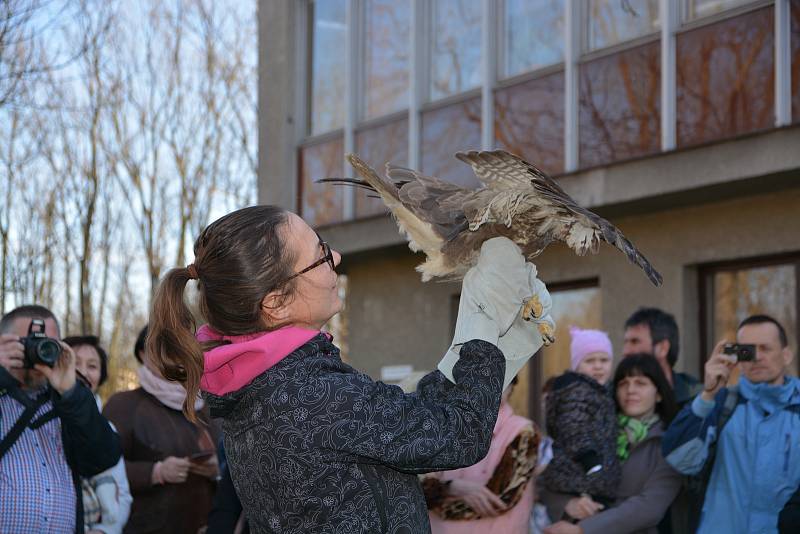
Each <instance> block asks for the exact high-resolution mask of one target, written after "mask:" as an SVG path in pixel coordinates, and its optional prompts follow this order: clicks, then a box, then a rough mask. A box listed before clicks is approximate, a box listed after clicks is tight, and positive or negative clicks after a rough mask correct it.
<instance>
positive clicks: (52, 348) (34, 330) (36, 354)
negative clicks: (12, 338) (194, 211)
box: [19, 319, 63, 369]
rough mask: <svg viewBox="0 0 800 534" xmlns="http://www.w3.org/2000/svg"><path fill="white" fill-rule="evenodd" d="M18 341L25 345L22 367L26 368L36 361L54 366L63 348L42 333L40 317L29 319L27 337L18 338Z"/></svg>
mask: <svg viewBox="0 0 800 534" xmlns="http://www.w3.org/2000/svg"><path fill="white" fill-rule="evenodd" d="M19 342H20V343H22V346H23V347H25V357H24V359H23V362H24V363H23V367H25V368H26V369H33V366H34V365H35V364H37V363H41V364H43V365H46V366H48V367H54V366H55V365H56V362H57V361H58V359H59V358H60V357H61V352H62V350H63V349H62V348H61V343H59V342H58V341H56V340H55V339H53V338H51V337H47V335H46V334H45V333H44V321H42V320H41V319H33V320H31V325H30V326H29V327H28V337H21V338H19Z"/></svg>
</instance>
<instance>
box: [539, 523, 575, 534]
mask: <svg viewBox="0 0 800 534" xmlns="http://www.w3.org/2000/svg"><path fill="white" fill-rule="evenodd" d="M544 534H583V529H582V528H581V527H580V526H579V525H573V524H572V523H567V522H566V521H559V522H558V523H554V524H552V525H550V526H549V527H545V529H544Z"/></svg>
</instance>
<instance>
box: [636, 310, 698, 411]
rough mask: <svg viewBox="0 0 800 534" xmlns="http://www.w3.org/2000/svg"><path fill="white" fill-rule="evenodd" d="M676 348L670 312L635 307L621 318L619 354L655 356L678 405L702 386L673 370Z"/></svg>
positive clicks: (688, 376) (673, 322)
mask: <svg viewBox="0 0 800 534" xmlns="http://www.w3.org/2000/svg"><path fill="white" fill-rule="evenodd" d="M679 351H680V338H679V334H678V323H676V322H675V317H673V316H672V315H671V314H669V313H667V312H665V311H663V310H659V309H658V308H639V309H638V310H637V311H636V312H634V314H633V315H631V316H630V317H629V318H628V320H627V321H625V335H624V337H623V345H622V355H623V356H628V355H630V354H636V353H642V352H646V353H648V354H652V355H653V356H655V358H656V360H658V363H659V365H661V370H663V371H664V375H665V376H666V377H667V380H668V381H669V383H670V385H671V386H672V390H673V391H674V392H675V400H676V401H677V403H678V406H682V405H683V404H684V403H686V402H687V401H689V400H691V399H692V398H693V397H694V395H696V394H697V393H699V391H700V389H702V388H701V385H700V381H699V380H697V379H696V378H695V377H693V376H691V375H689V374H686V373H679V372H676V371H674V370H673V367H675V363H676V362H677V361H678V352H679Z"/></svg>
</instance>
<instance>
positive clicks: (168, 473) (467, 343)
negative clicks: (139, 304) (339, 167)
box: [0, 206, 800, 534]
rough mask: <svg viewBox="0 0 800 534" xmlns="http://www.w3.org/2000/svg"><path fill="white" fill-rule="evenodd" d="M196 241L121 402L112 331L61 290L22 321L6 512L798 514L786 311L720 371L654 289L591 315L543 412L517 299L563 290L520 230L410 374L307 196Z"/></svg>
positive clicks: (738, 519)
mask: <svg viewBox="0 0 800 534" xmlns="http://www.w3.org/2000/svg"><path fill="white" fill-rule="evenodd" d="M194 253H195V259H194V262H193V263H192V264H190V265H188V266H186V267H178V268H175V269H172V270H171V271H169V273H167V275H166V276H165V277H164V279H163V280H162V282H161V284H160V286H159V289H158V291H157V294H156V296H155V299H154V303H153V310H152V314H151V317H150V323H149V325H148V326H146V327H145V328H144V329H143V330H142V331H141V332H140V334H139V336H138V338H137V340H136V344H135V347H133V355H134V356H135V358H136V360H137V361H138V363H139V368H138V377H139V384H140V387H139V388H137V389H135V390H132V391H125V392H119V393H116V394H114V395H113V396H111V397H110V398H109V399H108V401H107V403H106V404H105V406H104V407H103V406H101V401H100V398H99V396H98V395H97V390H98V388H99V387H100V386H101V385H102V384H103V382H104V381H105V380H106V378H107V376H108V356H107V354H106V351H105V350H104V349H103V347H102V346H101V344H100V342H99V340H98V338H97V337H95V336H92V335H81V336H71V337H64V338H62V337H61V331H60V326H59V322H58V320H57V318H56V317H55V316H54V314H53V313H52V312H51V311H50V310H48V309H46V308H44V307H42V306H38V305H26V306H21V307H18V308H16V309H14V310H12V311H10V312H8V313H6V314H5V315H4V316H3V317H2V319H0V439H1V440H2V441H0V532H2V533H29V532H56V533H59V532H77V533H84V532H90V533H99V532H103V533H118V532H126V533H149V532H167V533H173V532H175V533H178V532H189V533H199V532H206V533H210V534H214V533H223V532H225V533H231V532H236V533H241V532H250V531H251V532H281V533H305V532H342V533H350V532H353V533H356V532H392V533H394V532H408V533H418V532H433V533H434V534H444V533H468V532H476V533H477V532H481V533H484V532H492V533H497V534H500V533H505V532H509V533H529V532H530V533H544V534H580V533H586V534H588V533H607V532H608V533H654V534H655V533H659V534H666V533H683V532H700V533H716V532H726V533H727V532H730V533H737V532H741V533H751V532H764V533H772V532H780V533H785V532H798V531H800V381H799V380H798V379H797V378H795V377H794V376H792V375H791V374H790V369H791V364H792V362H793V358H794V355H793V354H792V351H791V349H790V348H789V339H788V338H787V334H786V331H785V329H784V326H783V325H782V324H780V322H778V321H777V320H775V319H774V318H772V317H770V316H769V315H752V316H750V317H747V318H744V320H743V321H742V322H741V324H740V325H739V327H738V329H737V333H736V339H735V340H727V341H725V340H722V341H720V342H719V343H718V344H717V345H716V347H715V348H714V350H713V352H712V354H711V355H710V356H709V357H708V359H707V361H706V363H705V368H704V376H702V377H701V378H700V379H699V380H698V379H696V378H694V377H692V376H690V375H687V374H685V373H680V372H677V371H676V370H675V369H674V367H675V364H676V362H677V361H678V356H679V345H680V341H679V333H678V327H677V324H676V322H675V319H674V317H673V316H672V315H670V314H669V313H666V312H664V311H662V310H659V309H655V308H642V309H639V310H637V311H635V312H634V313H633V314H632V315H631V316H630V318H629V319H628V321H626V323H625V325H624V336H623V337H624V345H623V347H622V350H621V351H619V352H615V351H614V348H613V346H612V343H611V340H610V338H609V335H608V334H607V333H606V332H603V331H599V330H584V329H580V328H575V327H572V328H570V330H569V335H570V340H571V345H570V356H571V361H570V369H569V370H567V371H565V372H564V373H563V374H561V375H559V376H556V377H553V378H552V379H550V380H548V382H547V383H546V384H545V388H544V404H545V406H544V407H545V410H544V411H545V422H544V424H542V425H541V426H537V425H536V424H535V423H534V422H533V421H530V420H529V419H527V418H524V417H521V416H520V415H517V414H515V413H514V412H513V409H512V408H511V405H510V404H509V402H508V399H509V396H510V394H511V392H512V390H513V388H514V387H515V384H516V383H517V378H516V373H517V372H518V371H519V369H520V368H521V367H522V365H523V364H524V361H525V360H526V359H527V358H529V357H530V356H531V355H533V354H534V353H536V352H537V351H538V350H539V349H540V348H541V347H542V345H543V343H544V342H545V341H546V339H545V337H544V336H543V335H540V334H539V333H538V331H537V329H536V327H535V326H534V327H533V328H532V327H531V323H529V322H528V321H523V320H521V318H520V317H519V316H518V304H516V302H517V301H515V300H514V298H509V296H510V295H511V296H513V295H519V294H524V295H526V296H527V297H528V298H532V299H535V300H536V301H537V302H538V303H539V304H541V309H540V310H537V311H535V312H534V315H532V316H531V317H527V318H526V319H532V321H533V324H534V325H536V324H539V325H551V326H552V319H551V318H550V316H549V310H550V306H551V302H550V298H549V295H548V294H547V290H546V288H545V287H544V285H543V284H542V283H541V282H540V281H539V280H538V279H537V278H536V276H535V270H533V269H532V268H531V266H530V264H527V263H526V261H525V258H524V257H523V256H522V255H521V253H520V252H519V250H518V249H517V247H516V245H514V244H513V243H512V242H510V241H508V240H507V239H505V238H495V239H492V240H489V241H487V242H486V243H484V245H483V248H482V250H481V253H480V256H479V258H478V263H477V265H476V267H474V268H473V271H470V273H468V275H467V276H466V277H465V280H464V288H463V292H462V302H461V305H460V306H459V314H458V319H457V327H456V336H455V338H454V340H453V343H452V345H451V346H450V348H449V349H448V351H447V352H446V353H445V355H444V356H443V357H442V359H441V362H440V363H439V366H438V369H437V370H436V371H433V372H432V373H430V374H428V375H426V376H425V377H424V378H422V380H421V381H420V382H419V384H418V386H417V388H416V391H414V392H410V393H405V392H403V390H402V389H401V388H399V387H397V386H392V385H387V384H384V383H381V382H376V381H373V380H372V379H371V378H370V377H368V376H367V375H365V374H363V373H361V372H359V371H357V370H355V369H353V368H352V367H350V366H348V365H347V364H345V363H343V362H342V361H341V358H340V357H339V351H338V349H337V348H336V346H335V345H334V344H333V342H332V339H331V336H330V335H328V334H326V333H325V332H324V331H323V330H322V329H323V325H324V324H325V323H326V322H327V321H328V320H329V319H330V318H331V317H332V316H333V315H335V314H336V313H337V312H338V311H339V310H340V309H341V306H342V303H341V301H340V298H339V293H338V291H337V288H336V276H337V275H336V267H337V265H338V264H339V261H340V260H341V258H340V256H339V254H338V253H337V252H336V251H334V250H332V249H331V248H330V247H329V246H328V245H327V243H325V242H324V241H323V240H322V239H321V238H320V237H319V235H318V234H317V233H316V232H315V231H314V230H313V229H312V228H311V227H309V226H308V225H307V224H306V223H305V222H304V221H303V220H302V219H301V218H299V217H298V216H296V215H294V214H292V213H289V212H286V211H283V210H281V209H279V208H275V207H271V206H256V207H251V208H245V209H242V210H238V211H236V212H233V213H231V214H228V215H226V216H224V217H222V218H221V219H219V220H217V221H216V222H214V223H212V224H211V225H209V226H208V227H207V228H206V229H205V230H204V231H203V232H202V234H201V235H200V237H199V238H198V239H197V241H196V243H195V247H194ZM189 280H197V282H198V288H199V304H200V310H201V312H202V315H203V316H204V318H205V320H206V321H207V324H205V325H203V326H201V327H200V328H196V325H195V323H194V319H193V316H192V313H191V312H190V310H189V309H188V307H187V306H186V304H185V302H184V297H183V293H184V289H185V286H186V284H187V282H188V281H189ZM534 309H535V307H534ZM560 326H562V327H563V326H566V325H560ZM545 330H547V329H545ZM542 331H544V330H542ZM548 331H549V330H548ZM532 332H533V334H532ZM734 341H735V342H736V343H739V344H742V345H752V346H754V347H755V353H754V354H753V356H754V358H753V359H752V360H746V361H738V359H737V356H736V355H735V354H734V355H731V354H728V353H729V352H730V351H729V350H725V347H726V344H727V343H728V342H734ZM615 361H616V362H617V363H616V366H614V362H615ZM736 369H738V371H739V372H740V376H739V377H738V382H737V383H735V384H734V383H732V382H734V381H733V380H732V373H733V372H734V370H736Z"/></svg>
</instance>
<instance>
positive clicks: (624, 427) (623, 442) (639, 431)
mask: <svg viewBox="0 0 800 534" xmlns="http://www.w3.org/2000/svg"><path fill="white" fill-rule="evenodd" d="M659 420H660V418H659V417H658V414H655V413H654V414H652V415H649V416H647V417H645V418H644V419H636V418H634V417H628V416H627V415H624V414H619V415H617V422H618V423H619V435H618V436H617V457H618V458H619V459H620V460H622V461H623V462H624V461H625V460H627V459H628V456H630V454H631V449H632V448H633V447H634V446H635V445H637V444H639V443H641V442H642V441H644V438H646V437H647V433H648V432H649V431H650V427H651V426H653V424H655V423H657V422H658V421H659Z"/></svg>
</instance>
